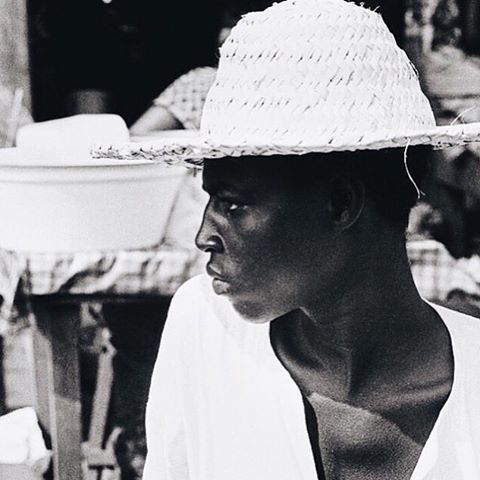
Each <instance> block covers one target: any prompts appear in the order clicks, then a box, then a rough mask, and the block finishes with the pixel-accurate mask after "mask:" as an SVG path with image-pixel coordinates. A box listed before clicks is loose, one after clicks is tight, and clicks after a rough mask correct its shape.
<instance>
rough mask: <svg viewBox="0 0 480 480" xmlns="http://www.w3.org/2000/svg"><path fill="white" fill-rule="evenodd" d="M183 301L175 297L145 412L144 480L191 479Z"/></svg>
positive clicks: (165, 328) (163, 335)
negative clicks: (183, 387)
mask: <svg viewBox="0 0 480 480" xmlns="http://www.w3.org/2000/svg"><path fill="white" fill-rule="evenodd" d="M181 304H182V302H181V301H180V300H179V299H178V293H177V295H175V296H174V298H173V300H172V304H171V307H170V310H169V313H168V318H167V321H166V324H165V327H164V331H163V334H162V341H161V344H160V349H159V353H158V357H157V360H156V363H155V368H154V370H153V374H152V380H151V384H150V393H149V399H148V403H147V410H146V434H147V449H148V452H147V459H146V462H145V468H144V472H143V480H189V479H190V475H189V468H188V460H187V445H186V438H185V429H184V415H183V402H182V391H181V389H180V384H179V381H178V380H179V379H181V378H183V377H182V372H183V369H184V366H185V363H186V360H185V359H183V361H182V358H181V353H180V352H181V350H183V348H182V346H183V345H184V343H185V338H183V337H185V335H183V334H182V332H181V330H182V327H181V325H182V324H183V323H184V318H182V317H184V312H182V307H181Z"/></svg>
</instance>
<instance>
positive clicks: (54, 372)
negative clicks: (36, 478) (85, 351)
mask: <svg viewBox="0 0 480 480" xmlns="http://www.w3.org/2000/svg"><path fill="white" fill-rule="evenodd" d="M32 306H33V309H34V313H35V317H36V322H37V326H36V329H35V332H34V343H33V345H34V356H35V379H36V387H37V388H36V390H37V395H36V410H37V413H38V417H39V420H40V423H41V424H42V425H43V426H44V427H45V428H46V429H47V432H48V433H49V434H50V438H51V442H52V448H53V478H54V480H81V478H82V473H81V462H82V456H81V404H80V377H79V354H78V330H79V307H78V306H77V305H69V304H54V303H48V302H46V301H42V300H40V301H38V300H36V299H35V298H32Z"/></svg>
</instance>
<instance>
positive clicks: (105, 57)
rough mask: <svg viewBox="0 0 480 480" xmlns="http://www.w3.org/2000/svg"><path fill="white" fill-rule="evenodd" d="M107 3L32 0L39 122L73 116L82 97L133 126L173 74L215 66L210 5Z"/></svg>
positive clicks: (147, 0)
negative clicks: (85, 96)
mask: <svg viewBox="0 0 480 480" xmlns="http://www.w3.org/2000/svg"><path fill="white" fill-rule="evenodd" d="M106 1H107V2H110V3H105V2H104V1H102V0H95V1H94V0H77V1H73V2H63V1H61V0H30V2H29V6H28V7H29V27H30V28H29V30H30V35H29V37H30V52H31V67H32V91H33V113H34V117H35V119H36V120H45V119H49V118H55V117H59V116H63V115H66V114H69V113H74V112H73V110H75V108H77V107H78V98H79V96H81V95H82V94H81V92H82V91H85V90H87V91H90V94H89V95H90V96H89V98H90V100H91V101H93V102H94V103H95V98H96V101H97V102H99V107H100V108H102V105H103V107H104V108H107V109H109V110H110V111H114V112H116V113H119V114H121V115H122V116H123V117H124V118H125V119H126V120H127V121H128V122H131V121H132V120H134V119H135V118H136V117H137V116H138V115H139V114H140V113H141V112H142V111H143V110H145V108H146V107H147V105H148V104H149V103H150V101H151V99H152V98H153V97H154V96H155V95H156V94H157V93H158V92H160V91H161V90H162V89H163V88H164V87H165V86H166V85H168V84H169V83H170V82H171V81H172V80H173V79H175V78H176V77H177V76H178V75H180V74H181V73H183V72H185V71H188V70H189V69H190V68H192V67H194V66H199V65H208V64H212V63H214V61H215V45H216V35H217V30H218V21H219V13H218V12H219V8H218V6H217V4H216V3H215V1H211V2H200V1H198V0H184V1H183V2H179V1H168V2H166V1H165V0H163V1H162V0H135V1H132V0H111V1H110V0H106ZM92 91H93V92H92ZM79 92H80V93H79Z"/></svg>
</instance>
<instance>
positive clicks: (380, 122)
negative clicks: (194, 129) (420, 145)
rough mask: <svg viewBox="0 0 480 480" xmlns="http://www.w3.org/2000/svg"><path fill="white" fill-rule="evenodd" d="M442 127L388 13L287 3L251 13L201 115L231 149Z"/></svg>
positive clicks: (346, 140) (325, 1) (236, 31)
mask: <svg viewBox="0 0 480 480" xmlns="http://www.w3.org/2000/svg"><path fill="white" fill-rule="evenodd" d="M434 126H435V120H434V116H433V113H432V109H431V107H430V104H429V102H428V100H427V98H426V97H425V95H424V94H423V92H422V91H421V88H420V84H419V81H418V77H417V74H416V71H415V69H414V67H413V66H412V64H411V62H410V61H409V59H408V57H407V56H406V54H405V52H404V51H403V50H401V49H400V48H399V47H398V46H397V44H396V42H395V39H394V37H393V35H392V34H391V33H390V31H389V30H388V28H387V27H386V25H385V23H384V22H383V20H382V18H381V17H380V15H379V14H377V13H376V12H373V11H370V10H367V9H365V8H363V7H359V6H357V5H355V4H353V3H349V2H346V1H344V0H285V1H284V2H281V3H278V4H275V5H273V6H272V7H269V8H267V9H266V10H265V11H263V12H253V13H249V14H247V15H246V16H244V17H243V18H242V20H240V22H239V23H238V24H237V25H236V26H235V27H234V28H233V30H232V32H231V34H230V36H229V37H228V39H227V40H226V42H225V43H224V45H223V47H222V48H221V55H220V62H219V68H218V73H217V76H216V80H215V83H214V86H213V87H212V89H211V90H210V92H209V94H208V97H207V101H206V105H205V108H204V112H203V117H202V131H204V132H205V133H206V134H207V135H208V137H209V138H210V139H212V141H215V142H218V143H220V144H225V145H241V144H250V145H254V144H257V145H261V144H263V145H265V144H270V145H275V144H278V145H284V144H288V145H299V146H305V145H319V144H323V145H331V146H332V148H335V149H338V148H339V147H341V146H342V145H344V146H345V149H350V148H349V146H352V145H359V144H362V143H369V142H375V141H376V139H377V138H378V139H382V138H385V137H395V136H396V135H398V133H399V132H402V133H405V134H408V132H411V131H416V130H420V129H426V128H430V127H434Z"/></svg>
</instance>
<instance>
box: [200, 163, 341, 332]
mask: <svg viewBox="0 0 480 480" xmlns="http://www.w3.org/2000/svg"><path fill="white" fill-rule="evenodd" d="M285 165H286V164H285V159H280V158H278V157H244V158H238V159H232V158H229V159H220V160H207V161H206V162H205V166H204V172H203V187H204V189H205V190H206V191H207V193H208V194H209V195H210V199H209V202H208V205H207V207H206V210H205V214H204V218H203V222H202V226H201V227H200V230H199V232H198V234H197V239H196V243H197V246H198V247H199V248H200V249H202V250H204V251H207V252H208V253H210V261H209V262H208V265H207V272H208V273H209V275H210V276H211V277H212V278H213V288H214V290H215V292H216V293H217V294H220V295H226V296H227V297H228V298H229V299H230V301H231V302H232V304H233V306H234V307H235V309H236V310H237V311H238V312H239V313H240V314H241V315H242V316H243V317H244V318H246V319H248V320H250V321H254V322H259V323H260V322H265V321H269V320H273V319H274V318H277V317H279V316H281V315H284V314H286V313H288V312H290V311H292V310H294V309H296V308H300V307H302V306H303V305H304V304H305V303H308V301H309V298H310V297H311V295H312V294H313V292H314V291H317V290H318V288H319V282H320V283H325V281H327V278H328V276H329V275H332V273H333V272H332V268H331V266H332V262H331V259H332V258H333V257H332V255H333V252H334V250H335V242H334V239H333V235H332V234H331V227H330V226H329V220H328V215H327V207H326V201H325V199H326V193H325V190H327V189H326V187H324V188H322V182H321V181H320V182H317V183H316V187H315V188H313V187H304V186H303V185H299V184H297V183H298V181H297V180H298V178H299V177H298V176H297V175H295V176H294V178H293V177H292V175H291V172H292V170H291V168H295V164H294V163H293V164H291V167H290V166H287V167H286V166H285ZM324 183H325V182H324ZM325 185H326V183H325Z"/></svg>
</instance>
